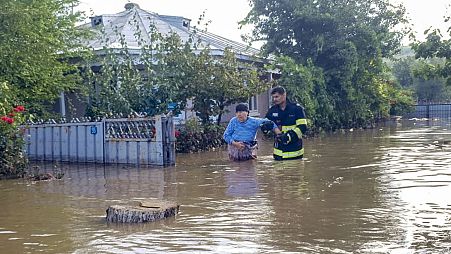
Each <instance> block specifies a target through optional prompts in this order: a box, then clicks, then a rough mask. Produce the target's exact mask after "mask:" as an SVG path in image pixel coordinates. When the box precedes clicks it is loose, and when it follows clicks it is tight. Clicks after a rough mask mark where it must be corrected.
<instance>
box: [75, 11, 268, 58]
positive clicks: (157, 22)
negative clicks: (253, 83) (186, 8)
mask: <svg viewBox="0 0 451 254" xmlns="http://www.w3.org/2000/svg"><path fill="white" fill-rule="evenodd" d="M190 22H191V20H190V19H187V18H184V17H180V16H168V15H159V14H157V13H154V12H149V11H145V10H143V9H141V8H140V7H139V5H137V4H135V3H127V4H126V5H125V10H124V11H122V12H119V13H117V14H104V15H100V16H94V17H91V22H90V23H87V24H84V25H82V26H81V27H84V28H89V29H91V30H92V31H94V32H95V36H94V37H93V38H92V39H90V40H89V41H87V42H86V44H87V46H90V47H92V48H93V49H94V50H98V51H101V50H102V49H103V48H104V46H106V47H107V48H112V49H114V48H121V47H122V44H123V43H121V35H122V38H123V40H124V42H125V43H126V45H127V48H128V49H130V50H132V51H136V52H137V53H138V52H139V50H140V48H141V47H140V44H139V42H138V41H139V40H141V41H142V42H143V43H144V44H146V43H149V42H150V40H151V38H150V35H151V34H152V31H151V27H152V24H153V25H154V27H155V28H156V29H157V30H158V31H159V32H160V33H162V34H166V35H167V34H169V33H171V32H175V33H177V34H178V35H179V36H180V38H181V39H182V40H183V41H187V40H188V39H189V38H190V36H194V38H195V39H200V42H201V45H200V47H202V46H204V47H205V46H207V45H209V47H210V49H211V51H210V52H211V54H213V55H222V54H223V53H224V49H226V48H227V47H230V48H232V49H233V50H234V52H235V53H236V54H237V57H239V58H240V59H242V60H252V59H254V58H255V55H257V54H259V53H260V51H259V50H257V49H255V48H252V47H249V46H248V45H246V44H243V43H239V42H236V41H233V40H229V39H227V38H224V37H221V36H219V35H215V34H213V33H210V32H206V31H201V30H199V29H196V28H195V27H191V26H190ZM137 31H140V32H141V33H140V36H141V38H139V39H138V38H137V36H136V33H137ZM254 60H255V59H254Z"/></svg>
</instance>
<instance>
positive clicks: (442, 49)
mask: <svg viewBox="0 0 451 254" xmlns="http://www.w3.org/2000/svg"><path fill="white" fill-rule="evenodd" d="M445 22H451V17H447V18H446V19H445ZM447 33H448V36H451V26H450V27H449V28H448V30H447ZM425 34H428V35H427V37H426V41H424V42H416V43H413V44H412V47H413V49H414V50H415V57H416V58H422V59H433V58H439V59H444V62H442V63H435V64H431V65H429V66H423V67H424V68H422V69H420V70H419V71H418V72H417V75H418V76H422V77H423V78H424V77H428V78H427V79H432V78H444V79H445V81H446V84H447V85H448V86H451V39H445V37H444V36H443V35H442V33H441V31H440V30H439V29H433V30H432V31H430V30H426V31H425Z"/></svg>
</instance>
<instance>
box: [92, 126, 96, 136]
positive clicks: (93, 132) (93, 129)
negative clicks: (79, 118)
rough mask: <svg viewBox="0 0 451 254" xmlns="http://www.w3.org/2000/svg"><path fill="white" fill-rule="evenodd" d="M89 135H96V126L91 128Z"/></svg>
mask: <svg viewBox="0 0 451 254" xmlns="http://www.w3.org/2000/svg"><path fill="white" fill-rule="evenodd" d="M91 134H92V135H96V134H97V126H95V125H93V126H91Z"/></svg>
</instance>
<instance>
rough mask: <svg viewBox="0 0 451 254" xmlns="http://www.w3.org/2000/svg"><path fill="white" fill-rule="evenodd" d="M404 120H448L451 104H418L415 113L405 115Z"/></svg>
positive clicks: (450, 114)
mask: <svg viewBox="0 0 451 254" xmlns="http://www.w3.org/2000/svg"><path fill="white" fill-rule="evenodd" d="M404 117H405V118H450V117H451V104H448V103H437V104H419V105H415V111H414V112H411V113H408V114H405V115H404Z"/></svg>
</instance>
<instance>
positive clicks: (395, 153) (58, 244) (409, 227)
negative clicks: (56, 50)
mask: <svg viewBox="0 0 451 254" xmlns="http://www.w3.org/2000/svg"><path fill="white" fill-rule="evenodd" d="M450 124H451V122H440V121H434V122H428V121H423V122H413V121H406V122H403V123H400V122H399V123H396V122H392V123H390V124H387V125H386V126H383V127H378V128H376V129H372V130H354V131H352V132H340V133H336V134H330V135H325V136H321V137H318V138H315V139H308V140H305V159H304V160H302V161H299V160H297V161H284V162H275V161H273V159H272V155H271V153H272V147H271V143H270V141H264V142H261V143H260V149H259V150H258V154H259V157H258V159H257V160H256V161H248V162H241V163H237V162H230V161H229V160H228V159H227V153H226V151H225V149H222V150H220V151H213V152H206V153H199V154H178V157H177V165H176V166H175V167H169V168H136V167H125V166H116V165H114V166H103V165H92V164H91V165H83V164H78V165H74V164H63V165H60V166H58V167H59V168H62V169H63V172H64V173H65V175H64V178H63V180H57V181H48V182H46V181H44V182H30V181H24V180H11V181H10V180H8V181H0V193H1V195H0V204H1V206H2V209H1V210H0V253H170V252H177V253H200V252H206V253H450V252H451V195H450V193H451V125H450ZM41 167H42V165H41ZM45 170H47V171H51V170H52V166H51V165H50V166H46V169H45ZM149 198H157V199H168V200H174V201H176V202H178V203H179V204H180V205H181V207H180V213H179V214H178V215H177V216H176V217H175V218H169V219H165V220H161V221H157V222H154V223H146V224H108V223H106V222H105V215H106V213H105V210H106V208H107V207H108V206H109V205H113V204H131V203H134V202H137V201H140V200H144V199H149Z"/></svg>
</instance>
